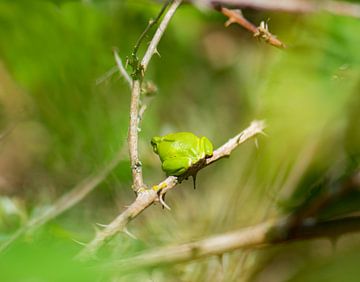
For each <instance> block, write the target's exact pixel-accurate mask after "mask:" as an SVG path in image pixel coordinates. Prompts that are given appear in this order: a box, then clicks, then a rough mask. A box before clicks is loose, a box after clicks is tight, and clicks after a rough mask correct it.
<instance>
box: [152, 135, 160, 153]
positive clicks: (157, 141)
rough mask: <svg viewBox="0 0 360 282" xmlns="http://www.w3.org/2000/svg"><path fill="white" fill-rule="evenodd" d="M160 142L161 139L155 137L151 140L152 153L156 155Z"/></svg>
mask: <svg viewBox="0 0 360 282" xmlns="http://www.w3.org/2000/svg"><path fill="white" fill-rule="evenodd" d="M161 141H162V137H159V136H155V137H153V138H152V139H151V146H152V147H153V151H154V152H155V153H156V154H158V146H159V144H160V142H161Z"/></svg>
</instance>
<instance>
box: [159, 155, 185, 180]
mask: <svg viewBox="0 0 360 282" xmlns="http://www.w3.org/2000/svg"><path fill="white" fill-rule="evenodd" d="M190 166H191V159H190V158H188V157H175V158H170V159H166V160H165V161H164V162H163V163H162V169H163V171H165V172H166V174H167V175H175V176H179V175H181V174H183V173H184V172H186V171H187V169H188V168H189V167H190Z"/></svg>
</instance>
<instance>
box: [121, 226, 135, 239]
mask: <svg viewBox="0 0 360 282" xmlns="http://www.w3.org/2000/svg"><path fill="white" fill-rule="evenodd" d="M123 232H124V233H125V234H126V235H128V236H129V237H130V238H132V239H134V240H137V237H136V236H135V235H134V234H132V233H131V232H130V231H129V229H127V228H126V227H125V228H124V229H123Z"/></svg>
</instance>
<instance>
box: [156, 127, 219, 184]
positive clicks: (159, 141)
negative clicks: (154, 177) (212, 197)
mask: <svg viewBox="0 0 360 282" xmlns="http://www.w3.org/2000/svg"><path fill="white" fill-rule="evenodd" d="M151 145H152V148H153V151H154V152H155V153H156V154H157V155H159V158H160V161H161V163H162V166H161V167H162V170H163V171H164V172H165V173H166V175H167V176H171V175H173V176H180V175H183V174H185V173H186V172H187V171H188V170H189V169H190V168H191V167H193V166H194V165H196V164H197V163H199V162H200V161H202V160H204V159H207V158H210V157H211V156H212V155H213V144H212V143H211V141H210V140H209V139H208V138H206V137H205V136H202V137H198V136H196V135H195V134H193V133H191V132H176V133H170V134H167V135H165V136H155V137H153V138H152V139H151ZM191 176H192V177H193V179H194V188H195V187H196V186H195V178H196V170H195V173H192V175H191Z"/></svg>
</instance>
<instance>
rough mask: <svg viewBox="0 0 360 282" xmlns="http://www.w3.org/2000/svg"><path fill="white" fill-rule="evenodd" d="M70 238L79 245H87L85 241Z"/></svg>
mask: <svg viewBox="0 0 360 282" xmlns="http://www.w3.org/2000/svg"><path fill="white" fill-rule="evenodd" d="M71 240H72V241H74V242H75V243H76V244H79V245H80V246H86V245H87V244H86V243H84V242H80V241H78V240H76V239H74V238H71Z"/></svg>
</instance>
